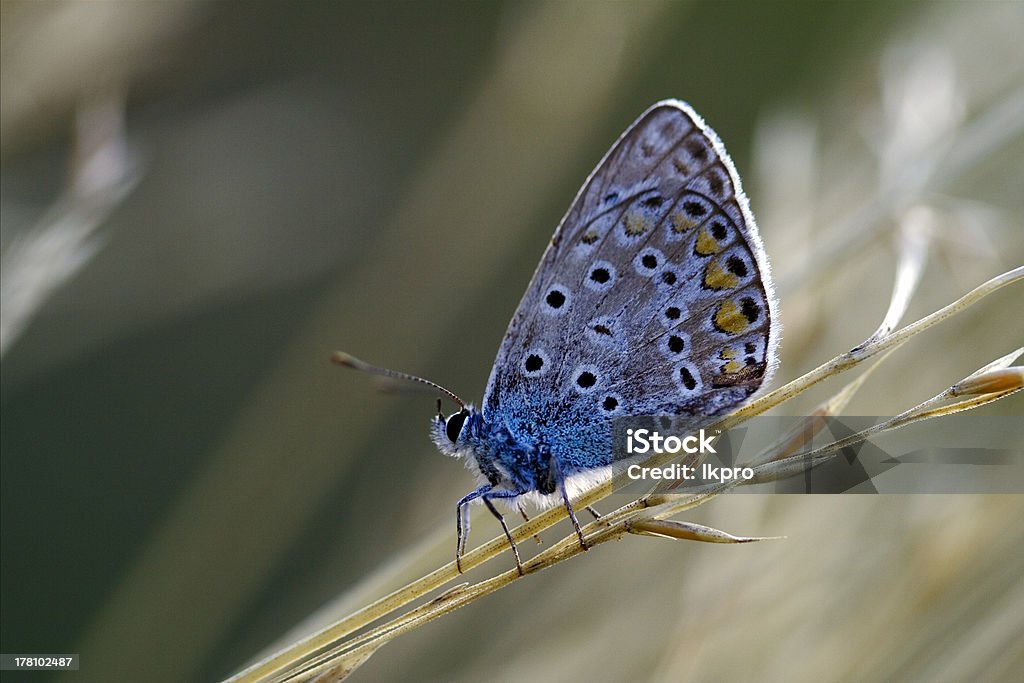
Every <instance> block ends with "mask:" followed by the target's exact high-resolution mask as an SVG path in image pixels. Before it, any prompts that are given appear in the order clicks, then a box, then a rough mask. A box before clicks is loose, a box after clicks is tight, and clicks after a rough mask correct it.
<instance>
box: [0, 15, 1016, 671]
mask: <svg viewBox="0 0 1024 683" xmlns="http://www.w3.org/2000/svg"><path fill="white" fill-rule="evenodd" d="M0 12H2V13H0V20H2V33H0V37H2V55H0V56H2V60H0V61H2V65H0V75H2V88H3V97H2V101H0V113H2V146H0V152H2V175H0V188H2V199H3V201H2V219H3V220H2V226H3V229H2V241H3V250H4V262H3V277H4V280H3V309H4V319H3V323H4V329H3V361H2V362H3V364H2V411H3V413H2V420H3V422H2V541H3V548H2V582H3V583H2V590H3V610H2V650H3V651H4V652H8V653H13V652H35V653H45V652H79V653H81V655H82V668H81V670H80V671H79V672H77V673H76V674H68V675H66V676H64V677H57V678H59V679H60V680H69V681H78V680H82V681H85V680H89V681H97V680H107V681H113V680H147V681H155V682H159V681H183V680H211V679H215V678H219V677H223V676H225V675H227V674H229V673H230V672H232V671H233V670H235V669H236V668H238V667H240V666H241V665H242V664H243V663H244V662H245V661H246V660H248V659H249V658H251V657H253V656H255V655H256V653H258V652H259V651H260V650H261V649H262V648H264V647H266V646H267V645H268V644H269V643H270V642H272V641H273V640H275V639H277V638H279V637H281V636H283V635H284V634H285V633H286V632H287V631H288V630H289V629H290V628H291V627H292V626H293V625H295V624H297V623H298V622H300V621H301V620H302V619H303V618H305V617H306V616H307V615H309V614H311V613H314V612H316V611H317V610H318V609H319V608H320V607H321V606H322V605H323V604H325V603H327V602H329V601H331V600H332V599H335V598H336V596H339V595H345V594H346V592H347V591H354V592H352V593H348V595H349V597H348V601H349V606H350V607H355V606H359V605H360V604H362V603H365V602H366V601H368V600H370V599H372V598H373V597H377V596H378V595H381V594H383V592H384V591H385V590H387V589H390V588H393V587H395V586H397V585H399V582H400V581H401V580H402V579H406V580H407V579H410V578H414V577H415V576H417V575H418V574H420V573H422V572H423V571H425V570H428V569H430V568H432V567H434V566H437V565H438V564H440V563H442V562H446V561H448V560H449V559H450V558H451V555H452V552H453V549H454V542H455V538H454V533H455V529H454V523H453V519H452V518H453V513H454V504H455V501H456V500H457V498H458V497H459V496H460V495H462V494H463V493H465V492H466V491H468V490H469V489H470V487H471V486H472V485H473V482H472V481H471V478H470V476H469V475H468V473H466V472H465V471H464V470H463V469H462V468H461V466H460V465H459V464H458V463H453V462H450V461H447V460H445V459H442V458H440V457H438V456H437V454H436V453H435V452H434V449H433V447H432V446H431V445H430V443H429V442H428V440H427V439H426V434H425V433H426V425H427V418H428V417H429V416H430V415H431V414H432V412H433V410H434V405H433V401H434V399H433V398H432V397H430V396H415V395H414V396H388V395H381V394H379V393H376V392H374V391H373V388H372V383H371V382H369V381H367V379H366V378H364V377H359V376H354V375H349V374H343V373H342V372H340V371H338V370H336V369H334V368H332V367H331V366H329V365H328V363H327V357H328V354H329V353H330V352H331V351H333V350H334V349H336V348H343V349H345V350H347V351H351V352H352V353H354V354H356V355H359V356H363V357H365V358H366V359H367V360H370V361H374V362H377V363H380V364H384V365H389V366H392V367H396V368H399V369H404V370H408V371H411V372H416V373H418V374H422V375H425V376H427V377H431V378H434V379H436V380H438V381H440V382H442V383H444V384H446V385H447V386H449V387H451V388H452V389H453V390H455V391H456V392H457V393H460V394H461V395H462V396H463V397H465V398H467V399H472V400H476V401H478V400H479V398H480V394H481V393H482V391H483V386H484V382H485V381H486V378H487V374H488V371H489V368H490V365H491V362H492V360H493V357H494V353H495V351H496V349H497V346H498V342H499V341H500V339H501V336H502V334H503V332H504V329H505V325H506V324H507V322H508V319H509V317H510V316H511V314H512V311H513V310H514V308H515V306H516V304H517V302H518V300H519V297H520V295H521V293H522V291H523V289H524V287H525V285H526V283H527V281H528V280H529V277H530V275H531V273H532V271H533V268H534V265H535V264H536V261H537V259H538V258H539V256H540V254H541V252H542V251H543V248H544V246H545V244H546V241H547V240H548V238H549V237H550V234H551V232H552V230H553V228H554V226H555V225H556V224H557V222H558V220H559V219H560V217H561V216H562V214H563V212H564V211H565V209H566V208H567V206H568V204H569V202H570V200H571V198H572V197H573V196H574V194H575V192H576V190H577V189H578V187H579V185H580V184H581V183H582V182H583V180H584V179H585V177H586V175H587V174H588V173H589V172H590V170H591V168H592V167H593V165H594V164H595V163H596V162H597V160H598V159H600V157H601V156H602V154H603V153H604V152H605V150H606V149H607V148H608V146H609V145H610V144H611V143H612V142H613V141H614V140H615V138H616V137H617V136H618V134H619V133H620V132H621V131H622V130H623V129H624V128H625V127H626V125H628V124H629V123H630V122H631V121H632V120H633V119H634V118H635V117H636V116H637V115H638V114H639V113H640V112H641V111H643V110H644V109H645V108H646V107H647V106H649V105H650V104H651V103H653V102H655V101H657V100H659V99H664V98H666V97H678V98H682V99H685V100H687V101H689V102H690V103H691V104H693V105H694V107H695V108H696V109H697V110H698V111H699V112H700V113H701V114H702V115H703V116H704V117H705V118H706V119H707V120H708V122H709V123H710V124H711V125H712V126H713V127H714V128H715V129H716V131H717V132H718V133H719V135H720V136H721V137H722V138H723V139H724V140H725V142H726V145H727V147H728V148H729V150H730V152H731V154H732V156H733V157H734V159H735V161H736V163H737V166H738V168H739V170H740V172H741V174H743V177H744V181H745V184H746V189H747V192H748V194H749V195H750V196H751V198H752V205H753V208H754V211H755V213H756V214H757V216H758V218H759V222H760V225H761V232H762V235H763V237H764V241H765V244H766V248H767V250H768V252H769V256H770V258H771V260H772V262H773V265H774V269H775V272H776V275H777V279H778V282H779V285H780V291H779V294H780V299H781V311H782V321H783V325H784V337H783V341H782V346H781V352H782V366H781V370H780V378H779V381H782V380H787V379H791V378H792V377H794V376H796V375H797V374H798V373H800V372H802V371H805V370H807V369H809V368H811V367H813V366H814V365H816V364H818V363H820V362H822V361H824V360H826V359H827V358H829V357H831V356H833V355H835V354H836V353H839V352H841V351H843V350H846V349H847V348H849V347H851V346H852V345H854V344H856V343H858V342H859V341H860V340H862V339H863V338H864V337H866V336H867V335H868V334H870V333H871V331H872V330H873V329H874V327H875V325H876V324H877V321H878V319H879V318H880V317H881V315H882V314H883V313H884V311H885V307H886V305H887V300H888V291H889V288H890V287H891V281H892V270H893V264H894V252H893V248H892V244H893V228H894V227H895V226H898V225H900V224H905V223H906V222H907V221H917V222H921V223H923V224H924V225H925V226H926V229H927V230H929V231H930V232H931V233H932V234H933V235H934V239H935V242H934V247H933V251H932V261H931V265H930V267H929V270H928V272H927V273H926V275H925V282H924V284H923V286H922V290H921V294H920V296H919V298H918V300H917V302H916V303H915V304H914V305H913V306H912V308H911V315H912V316H915V317H918V316H920V315H922V314H924V313H927V312H929V311H930V310H932V309H934V308H937V307H939V306H941V305H943V304H945V303H947V302H949V301H951V300H952V299H954V298H956V297H957V296H959V295H960V294H962V293H963V292H965V291H967V290H968V289H969V288H971V287H973V286H974V285H976V284H978V283H979V282H981V281H982V280H984V279H987V278H988V277H991V276H993V275H995V274H997V273H998V272H1001V271H1003V270H1006V269H1008V268H1010V267H1013V266H1016V265H1019V264H1020V263H1021V262H1024V227H1022V226H1024V195H1022V193H1021V192H1020V188H1021V187H1024V133H1022V127H1024V99H1022V98H1024V50H1022V48H1021V47H1020V42H1019V35H1018V33H1019V27H1020V26H1021V25H1024V5H1022V3H1019V2H990V3H954V2H935V3H923V2H922V3H885V2H877V3H875V2H867V3H852V2H849V3H848V2H771V3H762V2H674V3H654V2H652V3H626V2H622V3H600V2H578V3H575V2H556V3H520V2H502V3H498V2H494V3H490V2H487V3H474V2H445V3H407V2H380V3H370V2H364V3H354V2H322V3H312V2H310V3H267V2H247V3H238V2H220V3H200V2H181V3H175V2H146V3H134V2H104V3H101V2H82V1H74V0H71V1H67V2H21V1H15V0H3V3H2V5H0ZM1020 301H1021V292H1020V288H1019V287H1010V288H1008V290H1007V291H1005V292H1001V293H1000V294H999V295H997V296H995V297H992V298H991V299H990V300H988V301H987V302H986V304H985V305H984V306H983V307H982V308H980V309H978V310H977V311H972V312H971V313H969V314H967V315H965V316H962V317H961V318H958V319H956V320H954V321H953V322H951V323H950V324H948V325H945V326H943V327H942V328H940V329H938V330H936V331H933V332H930V333H929V334H927V335H926V336H925V337H923V338H922V339H921V340H919V341H918V342H916V343H914V344H911V346H910V348H908V349H906V350H902V351H900V352H899V353H897V354H896V355H894V356H893V358H892V359H891V360H890V362H889V363H888V364H887V365H886V366H884V367H883V369H882V371H880V372H878V373H877V374H876V375H875V377H873V379H872V380H871V383H870V384H869V385H868V387H867V388H866V389H865V390H863V392H862V396H861V398H860V399H858V401H857V402H855V405H854V407H853V409H852V410H851V412H852V413H854V414H870V415H884V414H891V413H894V412H897V411H899V410H902V409H904V408H906V407H909V406H910V405H913V404H914V403H916V402H918V401H920V400H923V399H924V398H927V397H929V396H931V395H932V394H934V393H937V392H938V391H940V390H942V389H943V388H944V387H945V386H947V385H949V384H951V383H952V382H954V381H956V380H957V379H959V378H960V377H962V376H964V375H966V374H967V373H968V372H970V371H972V370H974V369H975V368H977V367H979V366H981V365H982V364H984V363H986V362H988V361H989V360H991V359H993V358H995V357H996V356H999V355H1002V354H1003V353H1006V352H1008V351H1009V350H1010V349H1011V348H1013V346H1014V345H1019V344H1020V341H1021V340H1022V339H1024V323H1022V320H1021V318H1022V317H1024V316H1020ZM822 396H823V394H822V395H817V396H811V397H807V398H806V399H803V398H802V399H800V401H798V402H797V403H796V404H794V405H793V406H792V408H791V410H790V412H791V413H793V414H797V413H799V412H800V411H801V410H806V409H807V408H808V407H809V406H811V405H813V403H814V401H816V400H820V399H821V398H822ZM987 410H988V412H990V413H992V414H1010V415H1020V413H1021V402H1020V399H1019V397H1014V398H1013V399H1010V400H1009V401H1006V402H1003V403H1001V404H997V405H995V406H992V407H991V409H987ZM1022 515H1024V496H1021V495H956V496H924V495H906V496H842V497H830V496H829V497H826V496H818V497H809V496H805V497H798V496H727V497H724V498H722V499H719V500H717V501H715V502H714V503H712V504H711V505H708V506H705V508H702V509H700V510H697V511H696V512H695V513H694V515H693V517H692V519H693V520H694V521H697V522H701V523H707V524H713V525H715V526H718V527H720V528H725V529H726V530H728V531H732V532H735V533H740V534H746V535H777V534H785V535H787V536H788V539H787V540H785V541H780V542H773V543H762V544H756V545H755V546H735V547H734V546H704V545H699V544H692V545H685V544H678V543H670V542H667V541H665V542H662V541H656V540H653V539H640V538H634V539H629V540H627V541H624V542H622V543H617V544H611V545H609V546H603V547H601V548H598V549H597V550H596V551H595V552H593V553H588V554H587V555H586V556H584V557H583V558H582V559H578V560H574V561H572V562H570V563H567V564H565V565H561V566H558V567H557V568H555V569H554V570H552V571H549V572H544V573H543V574H540V575H537V576H531V577H529V578H528V579H527V580H525V581H520V582H517V583H516V584H515V585H513V586H511V587H510V588H508V589H507V590H504V591H502V592H501V593H499V594H497V595H494V596H491V597H490V598H488V599H486V600H483V601H479V602H477V603H476V604H474V605H472V606H470V607H469V608H467V609H465V610H462V611H460V612H458V613H455V614H453V615H451V616H450V617H448V618H445V619H442V620H440V621H438V622H435V623H433V624H430V625H429V626H427V627H425V628H422V629H420V630H419V631H417V632H415V633H413V634H410V635H408V636H405V637H403V638H400V639H399V640H398V641H396V642H395V643H393V644H391V645H389V646H387V647H386V648H385V649H383V650H382V651H381V652H379V653H378V654H377V655H375V656H374V657H373V658H371V660H370V661H369V662H368V663H367V664H366V665H365V666H364V667H363V668H362V669H360V670H359V671H358V672H357V673H356V675H355V680H382V679H383V680H406V679H410V678H414V679H417V680H476V679H479V678H482V677H490V678H496V679H498V680H508V679H510V678H512V677H513V676H515V677H517V678H518V677H521V676H526V677H528V678H530V679H531V680H552V681H555V680H586V679H587V678H590V679H595V680H621V679H624V678H627V677H629V678H631V679H636V678H639V679H649V680H680V679H693V680H744V679H746V680H749V679H758V680H779V679H782V678H785V679H786V680H823V679H824V680H878V679H881V678H887V679H893V678H904V679H907V678H909V679H917V680H964V679H967V678H979V679H983V680H995V679H1000V678H1005V679H1009V678H1011V677H1012V672H1014V671H1016V672H1017V673H1019V671H1020V670H1021V669H1022V668H1024V654H1022V652H1021V649H1020V642H1022V641H1024V616H1022V615H1024V584H1022V583H1021V582H1020V576H1021V575H1024V550H1022V549H1024V544H1022V542H1021V541H1022V540H1024V538H1022V536H1024V527H1022V524H1021V521H1020V520H1021V519H1022ZM479 519H480V521H479V522H478V525H477V526H476V528H475V532H476V533H475V536H474V539H473V540H475V541H476V542H480V541H483V540H485V539H486V538H489V537H490V535H493V534H495V533H497V528H496V526H495V525H493V524H492V523H491V522H489V521H485V520H484V517H480V518H479ZM549 534H551V535H552V538H554V534H553V532H549ZM409 548H414V549H415V553H414V554H415V558H416V559H415V561H410V562H405V561H403V560H402V559H401V558H402V557H403V555H402V554H403V552H408V551H407V549H409ZM4 678H5V680H6V679H7V676H5V677H4ZM33 680H44V678H43V676H42V675H40V676H38V677H35V676H34V677H33Z"/></svg>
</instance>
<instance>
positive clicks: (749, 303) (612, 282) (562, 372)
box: [484, 101, 776, 470]
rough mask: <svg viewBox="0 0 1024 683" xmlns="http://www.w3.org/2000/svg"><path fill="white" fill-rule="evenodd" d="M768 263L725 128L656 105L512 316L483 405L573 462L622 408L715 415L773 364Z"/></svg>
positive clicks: (597, 179) (572, 218) (622, 142)
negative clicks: (720, 131)
mask: <svg viewBox="0 0 1024 683" xmlns="http://www.w3.org/2000/svg"><path fill="white" fill-rule="evenodd" d="M773 309H774V303H773V301H772V289H771V279H770V275H769V272H768V266H767V261H766V259H765V258H764V256H763V250H762V248H761V243H760V237H759V236H758V234H757V228H756V226H755V224H754V220H753V216H752V215H751V213H750V211H749V209H748V207H747V201H746V197H745V196H744V195H743V191H742V189H741V186H740V180H739V177H738V175H737V173H736V171H735V169H734V168H733V165H732V162H731V160H729V158H728V156H727V155H726V153H725V150H724V147H723V146H722V144H721V143H720V142H719V140H718V138H717V136H716V135H715V134H714V132H712V131H711V130H710V129H709V128H708V127H707V126H706V125H705V124H704V123H703V121H702V120H701V119H700V117H699V116H697V114H695V113H694V112H693V110H692V109H690V108H689V106H687V105H685V104H683V103H681V102H676V101H667V102H662V103H659V104H656V105H655V106H653V107H652V108H650V109H649V110H648V111H647V112H645V113H644V114H643V115H642V116H641V117H640V118H639V119H638V120H637V121H636V123H634V124H633V125H632V126H631V127H630V128H629V129H628V130H627V131H626V132H625V133H624V134H623V135H622V137H621V138H619V140H618V141H617V142H616V144H615V145H614V146H613V147H612V149H611V150H610V151H609V152H608V154H607V155H606V157H605V158H604V160H602V162H601V163H600V164H599V165H598V167H597V168H596V169H595V170H594V172H593V173H592V174H591V176H590V178H589V179H588V180H587V182H586V183H585V184H584V186H583V188H582V189H581V190H580V192H579V194H578V195H577V197H576V199H575V201H574V202H573V204H572V206H571V207H570V208H569V211H568V212H567V214H566V216H565V218H564V219H563V220H562V222H561V224H560V225H559V227H558V229H557V230H556V231H555V235H554V237H553V238H552V240H551V244H550V245H549V247H548V249H547V251H546V252H545V254H544V256H543V258H542V259H541V262H540V265H539V266H538V268H537V271H536V272H535V273H534V276H533V279H532V280H531V282H530V285H529V287H528V288H527V291H526V294H525V295H524V296H523V299H522V301H521V302H520V304H519V308H518V309H517V310H516V313H515V315H514V316H513V318H512V322H511V323H510V325H509V328H508V331H507V332H506V335H505V338H504V340H503V342H502V345H501V348H500V349H499V352H498V358H497V360H496V361H495V364H494V369H493V371H492V373H491V378H490V381H489V382H488V386H487V391H486V394H485V396H484V417H485V419H487V420H491V421H498V422H503V423H504V424H505V425H506V426H507V427H508V428H509V429H510V431H511V432H512V433H513V434H515V435H517V436H519V437H525V438H540V439H542V440H544V441H546V442H548V443H551V444H553V445H555V446H558V447H559V448H557V449H556V450H560V451H562V452H560V453H556V456H557V457H559V459H560V461H561V463H562V465H563V466H564V467H565V468H566V469H567V470H573V469H580V468H583V467H585V466H587V465H589V464H592V463H593V462H594V457H595V456H594V454H593V453H587V451H588V449H604V450H605V451H607V449H608V441H607V425H608V424H609V421H610V418H611V417H615V416H619V415H652V414H657V415H687V416H710V415H717V414H720V413H723V412H725V411H727V410H728V409H730V408H734V407H736V406H737V405H739V404H740V403H741V402H743V401H744V400H745V399H747V398H748V397H749V396H750V395H751V394H752V393H753V392H755V391H756V390H757V389H758V388H759V387H760V386H761V384H762V383H763V382H764V381H765V380H766V378H767V376H768V375H769V374H770V372H771V370H772V362H771V359H773V358H774V344H775V342H776V334H775V331H774V328H773V325H774V310H773Z"/></svg>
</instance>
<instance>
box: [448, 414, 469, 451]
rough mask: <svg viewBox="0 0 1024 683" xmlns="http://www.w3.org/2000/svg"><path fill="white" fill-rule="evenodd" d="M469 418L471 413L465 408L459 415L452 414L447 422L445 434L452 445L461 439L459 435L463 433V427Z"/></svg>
mask: <svg viewBox="0 0 1024 683" xmlns="http://www.w3.org/2000/svg"><path fill="white" fill-rule="evenodd" d="M467 417H469V411H468V410H466V409H465V408H463V409H462V410H460V411H459V412H457V413H452V414H451V416H450V417H449V418H448V421H447V422H445V425H444V433H445V434H446V435H447V436H448V440H449V441H451V442H452V443H455V441H456V439H458V438H459V433H460V432H461V431H462V425H463V424H464V423H465V422H466V418H467Z"/></svg>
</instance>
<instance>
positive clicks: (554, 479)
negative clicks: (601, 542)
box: [539, 446, 593, 550]
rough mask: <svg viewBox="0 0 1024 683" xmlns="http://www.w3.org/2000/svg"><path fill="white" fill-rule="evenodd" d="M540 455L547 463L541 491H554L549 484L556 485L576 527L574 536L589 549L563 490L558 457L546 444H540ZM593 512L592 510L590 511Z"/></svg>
mask: <svg viewBox="0 0 1024 683" xmlns="http://www.w3.org/2000/svg"><path fill="white" fill-rule="evenodd" d="M541 449H542V450H541V452H540V456H541V458H542V459H543V461H544V462H545V463H546V465H547V471H548V475H549V476H548V481H546V482H545V484H546V485H544V486H541V487H539V489H540V491H541V492H542V493H548V492H550V493H554V491H553V489H552V487H551V484H555V485H557V487H558V491H559V493H561V494H562V502H563V503H565V509H566V510H567V511H568V512H569V519H571V520H572V526H573V528H574V529H576V536H578V537H579V539H580V547H581V548H583V549H584V550H589V549H590V546H588V545H587V541H586V539H584V538H583V529H581V528H580V520H578V519H576V511H575V510H573V509H572V504H571V503H570V502H569V492H568V491H566V490H565V477H564V476H562V470H561V468H560V467H559V466H558V459H557V458H555V456H554V455H552V453H551V451H550V450H548V448H547V447H546V446H541ZM591 514H593V511H591Z"/></svg>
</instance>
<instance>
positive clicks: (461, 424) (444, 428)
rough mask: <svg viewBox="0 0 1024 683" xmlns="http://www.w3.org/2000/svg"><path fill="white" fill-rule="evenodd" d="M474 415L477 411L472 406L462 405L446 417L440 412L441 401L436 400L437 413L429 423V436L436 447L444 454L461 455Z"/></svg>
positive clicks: (466, 445) (476, 414)
mask: <svg viewBox="0 0 1024 683" xmlns="http://www.w3.org/2000/svg"><path fill="white" fill-rule="evenodd" d="M474 416H477V417H478V413H477V412H476V409H475V408H473V406H463V407H462V408H461V409H460V410H459V411H458V412H455V413H452V414H451V415H449V416H448V417H445V416H444V413H442V412H441V401H440V399H439V400H438V402H437V415H436V416H434V418H433V420H432V421H431V425H430V437H431V439H432V440H433V441H434V444H435V445H436V446H437V449H438V450H439V451H441V452H442V453H444V454H445V455H451V456H455V457H458V456H461V455H464V454H465V450H466V448H467V447H468V445H469V444H468V443H467V437H468V434H469V431H470V425H471V424H472V422H473V418H474Z"/></svg>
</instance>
